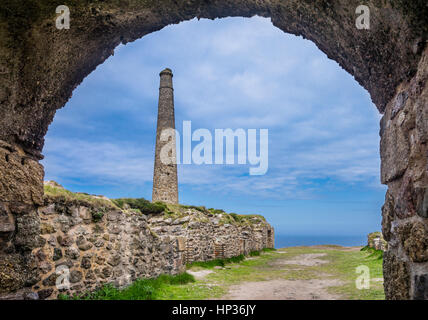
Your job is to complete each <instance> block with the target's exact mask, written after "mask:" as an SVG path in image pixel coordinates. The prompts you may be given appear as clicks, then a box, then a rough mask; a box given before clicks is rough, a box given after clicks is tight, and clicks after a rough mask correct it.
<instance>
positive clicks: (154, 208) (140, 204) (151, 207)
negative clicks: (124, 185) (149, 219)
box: [112, 198, 167, 214]
mask: <svg viewBox="0 0 428 320" xmlns="http://www.w3.org/2000/svg"><path fill="white" fill-rule="evenodd" d="M112 201H113V202H114V203H115V204H116V205H117V206H118V207H119V208H121V209H125V207H126V205H127V206H128V207H129V208H131V209H138V210H140V212H141V213H143V214H160V213H162V212H164V211H165V210H167V206H166V204H164V203H162V202H155V203H151V202H150V201H149V200H146V199H144V198H135V199H134V198H120V199H114V200H112Z"/></svg>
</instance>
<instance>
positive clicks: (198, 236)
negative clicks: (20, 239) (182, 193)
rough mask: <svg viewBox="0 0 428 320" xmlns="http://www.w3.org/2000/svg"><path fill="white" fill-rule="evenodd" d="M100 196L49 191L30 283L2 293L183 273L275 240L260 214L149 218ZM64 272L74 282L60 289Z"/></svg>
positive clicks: (72, 290) (51, 292)
mask: <svg viewBox="0 0 428 320" xmlns="http://www.w3.org/2000/svg"><path fill="white" fill-rule="evenodd" d="M96 200H97V199H96ZM97 201H98V202H97V203H96V204H93V203H91V202H87V201H83V200H76V199H73V200H70V199H66V198H65V197H61V196H60V197H50V196H46V197H45V199H44V204H43V206H41V207H40V208H39V209H38V211H37V212H35V215H36V216H37V217H38V220H39V221H40V222H39V226H40V228H39V230H40V234H38V235H36V237H37V238H38V246H37V247H35V248H33V249H32V250H29V251H28V256H29V257H31V261H32V263H31V265H32V274H33V279H32V282H27V283H25V284H24V285H26V286H27V288H26V289H25V290H20V291H18V292H16V293H8V294H7V295H3V297H2V298H4V299H7V298H13V299H25V298H27V299H29V298H31V299H53V298H56V297H57V296H58V294H60V293H64V294H80V293H83V292H88V291H92V290H95V289H97V288H99V287H100V286H101V285H102V284H105V283H113V284H114V285H115V286H117V287H123V286H126V285H128V284H130V283H131V282H132V281H134V280H136V279H138V278H142V277H156V276H158V275H160V274H164V273H166V274H177V273H179V272H183V271H184V270H185V265H186V263H189V262H192V261H206V260H210V259H214V258H225V257H232V256H237V255H239V254H242V253H248V252H249V251H253V250H261V249H263V248H266V247H273V244H274V242H273V231H272V228H271V227H270V226H269V225H268V224H267V223H266V222H265V221H264V220H263V219H261V218H258V217H255V218H253V220H252V221H251V222H250V223H247V224H239V223H234V224H227V223H224V221H221V216H222V214H219V215H217V216H209V215H207V214H206V213H202V212H200V211H198V210H195V209H187V210H186V211H185V212H182V214H181V215H180V216H176V215H172V214H169V215H168V214H167V213H165V214H162V215H157V216H153V217H149V216H147V215H144V214H141V213H140V212H138V211H136V210H131V209H129V210H121V209H119V208H115V207H114V204H113V203H111V202H110V201H109V200H108V199H100V200H97ZM224 216H226V214H224ZM229 221H230V220H229ZM268 232H271V233H269V234H268ZM216 244H221V245H222V246H223V249H224V254H221V255H219V254H215V250H216ZM11 267H12V269H13V267H15V265H12V266H11ZM64 278H67V279H68V281H69V288H61V286H62V285H64V284H66V283H65V282H64ZM58 284H59V287H58V286H57V285H58ZM17 288H19V287H17ZM11 289H13V288H11ZM0 297H1V295H0Z"/></svg>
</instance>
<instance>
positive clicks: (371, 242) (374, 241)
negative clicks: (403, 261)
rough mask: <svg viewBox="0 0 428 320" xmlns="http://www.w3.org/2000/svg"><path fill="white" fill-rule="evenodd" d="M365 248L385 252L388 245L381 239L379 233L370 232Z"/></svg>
mask: <svg viewBox="0 0 428 320" xmlns="http://www.w3.org/2000/svg"><path fill="white" fill-rule="evenodd" d="M367 247H369V248H372V249H376V250H382V251H386V249H387V247H388V243H387V242H386V241H385V239H384V238H383V236H382V233H381V232H372V233H369V234H368V235H367Z"/></svg>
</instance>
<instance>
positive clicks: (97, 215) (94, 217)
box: [92, 210, 104, 222]
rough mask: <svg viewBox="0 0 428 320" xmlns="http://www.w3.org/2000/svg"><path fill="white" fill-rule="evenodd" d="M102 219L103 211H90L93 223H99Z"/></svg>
mask: <svg viewBox="0 0 428 320" xmlns="http://www.w3.org/2000/svg"><path fill="white" fill-rule="evenodd" d="M103 217H104V211H103V210H99V211H92V220H94V222H98V221H100V220H101V219H102V218H103Z"/></svg>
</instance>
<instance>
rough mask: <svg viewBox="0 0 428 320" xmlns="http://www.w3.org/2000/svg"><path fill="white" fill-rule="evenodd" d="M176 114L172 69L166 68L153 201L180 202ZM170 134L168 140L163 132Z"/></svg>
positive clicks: (160, 94) (162, 81) (157, 133)
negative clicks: (163, 152) (166, 151)
mask: <svg viewBox="0 0 428 320" xmlns="http://www.w3.org/2000/svg"><path fill="white" fill-rule="evenodd" d="M174 129H175V116H174V89H173V87H172V71H171V69H168V68H166V69H165V70H163V71H162V72H161V73H160V86H159V105H158V123H157V129H156V150H155V166H154V173H153V196H152V201H153V202H156V201H163V202H166V203H178V182H177V161H176V159H177V153H176V147H175V134H174V133H175V131H173V130H174ZM165 130H169V132H170V136H169V138H168V140H166V139H162V138H161V135H162V133H164V134H165V133H167V131H165ZM166 144H168V145H169V146H171V149H170V152H169V154H167V155H166V156H167V160H168V162H167V163H165V161H164V160H162V159H161V157H162V148H163V147H164V146H165V145H166Z"/></svg>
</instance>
